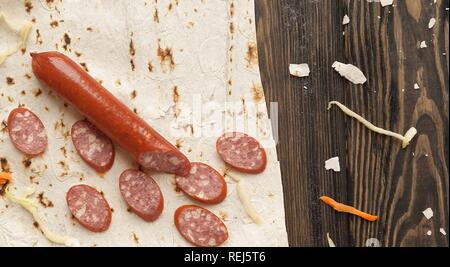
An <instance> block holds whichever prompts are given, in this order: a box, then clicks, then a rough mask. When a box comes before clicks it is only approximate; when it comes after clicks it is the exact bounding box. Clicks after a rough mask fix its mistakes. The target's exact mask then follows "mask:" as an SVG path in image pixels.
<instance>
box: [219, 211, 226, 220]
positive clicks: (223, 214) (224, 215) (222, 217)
mask: <svg viewBox="0 0 450 267" xmlns="http://www.w3.org/2000/svg"><path fill="white" fill-rule="evenodd" d="M219 216H220V218H221V219H222V221H226V220H227V219H228V212H226V211H225V210H220V211H219Z"/></svg>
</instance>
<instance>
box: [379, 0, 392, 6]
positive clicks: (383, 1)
mask: <svg viewBox="0 0 450 267" xmlns="http://www.w3.org/2000/svg"><path fill="white" fill-rule="evenodd" d="M380 3H381V6H382V7H385V6H391V5H392V4H393V3H394V0H380Z"/></svg>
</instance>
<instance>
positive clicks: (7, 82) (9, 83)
mask: <svg viewBox="0 0 450 267" xmlns="http://www.w3.org/2000/svg"><path fill="white" fill-rule="evenodd" d="M6 84H7V85H9V86H11V85H14V84H16V82H15V81H14V79H13V78H11V77H6Z"/></svg>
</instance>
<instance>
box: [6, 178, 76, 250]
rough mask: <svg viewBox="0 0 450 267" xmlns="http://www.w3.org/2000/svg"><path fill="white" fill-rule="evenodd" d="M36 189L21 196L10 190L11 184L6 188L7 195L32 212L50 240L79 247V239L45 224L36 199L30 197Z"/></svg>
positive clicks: (43, 232)
mask: <svg viewBox="0 0 450 267" xmlns="http://www.w3.org/2000/svg"><path fill="white" fill-rule="evenodd" d="M34 191H35V190H34V189H32V190H27V192H25V197H23V198H21V197H17V196H15V195H13V194H12V193H11V192H10V191H9V185H7V186H6V188H5V196H6V197H7V198H8V199H9V200H11V201H12V202H13V203H16V204H19V205H20V206H22V207H23V208H24V209H25V210H27V211H28V212H29V213H30V214H31V216H33V219H34V220H35V221H36V222H37V223H38V225H39V229H40V230H41V232H42V234H43V235H44V236H45V237H46V238H47V239H48V240H49V241H50V242H53V243H55V244H62V245H65V246H68V247H79V246H80V242H79V241H78V240H77V239H75V238H72V237H67V236H61V235H58V234H55V233H53V232H52V231H50V230H49V229H48V228H47V227H46V226H45V224H44V223H43V221H42V219H41V217H40V216H39V213H38V210H37V202H36V200H34V199H30V198H28V196H30V195H32V194H33V193H34Z"/></svg>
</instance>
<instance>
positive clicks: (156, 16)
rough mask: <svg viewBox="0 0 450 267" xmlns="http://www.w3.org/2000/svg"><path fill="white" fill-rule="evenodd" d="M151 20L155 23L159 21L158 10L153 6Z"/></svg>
mask: <svg viewBox="0 0 450 267" xmlns="http://www.w3.org/2000/svg"><path fill="white" fill-rule="evenodd" d="M153 21H154V22H156V23H159V11H158V9H157V8H156V7H155V11H154V12H153Z"/></svg>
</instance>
